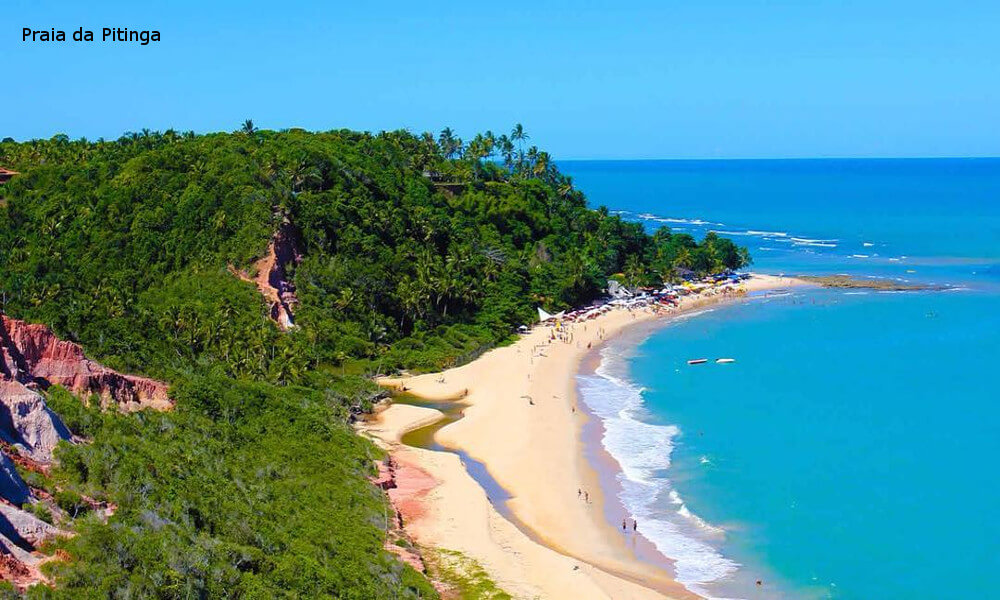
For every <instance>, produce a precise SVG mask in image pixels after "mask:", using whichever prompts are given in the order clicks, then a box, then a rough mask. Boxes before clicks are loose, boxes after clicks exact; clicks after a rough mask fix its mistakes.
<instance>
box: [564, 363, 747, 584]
mask: <svg viewBox="0 0 1000 600" xmlns="http://www.w3.org/2000/svg"><path fill="white" fill-rule="evenodd" d="M616 346H618V344H610V345H608V346H606V347H605V348H604V349H603V350H602V351H601V365H600V367H598V369H597V371H596V372H595V373H594V374H593V375H580V376H579V377H578V384H579V390H580V396H581V399H582V400H583V402H584V403H585V404H586V406H587V407H588V409H589V410H590V411H591V412H592V413H593V414H594V415H595V416H597V417H598V418H599V419H600V420H601V423H602V425H603V427H604V434H603V438H602V440H601V443H602V445H603V446H604V448H605V450H607V452H608V453H609V454H610V455H611V456H612V457H614V459H615V460H616V461H617V462H618V464H619V465H620V467H621V472H620V473H618V474H617V479H618V483H619V484H620V485H621V491H620V493H619V496H618V497H619V499H620V500H621V502H622V504H623V505H624V507H625V509H626V511H628V513H629V514H630V515H631V518H634V519H636V520H637V521H638V522H639V524H640V531H641V532H642V534H643V535H644V536H645V537H646V538H647V539H649V540H650V541H651V542H652V543H653V545H654V546H655V547H656V549H657V550H658V551H659V552H660V553H661V554H663V555H664V556H666V557H668V558H670V559H671V560H673V561H675V564H674V569H675V571H676V578H677V581H679V582H680V583H682V584H684V585H685V586H686V587H687V588H688V589H690V590H691V591H693V592H695V593H697V594H701V595H708V592H707V590H706V589H705V587H704V586H706V585H707V584H710V583H712V582H714V581H718V580H719V579H722V578H724V577H726V576H728V575H730V574H732V573H734V572H735V571H736V570H737V569H738V568H739V565H738V564H737V563H735V562H733V561H732V560H730V559H728V558H726V557H724V556H723V555H722V554H721V553H720V552H719V551H718V550H717V549H716V548H715V547H714V546H713V545H712V544H711V543H710V540H713V539H715V540H721V538H722V537H724V535H725V532H724V531H723V530H722V529H721V528H718V527H715V526H713V525H711V524H709V523H707V522H705V521H704V520H702V519H701V518H700V517H698V516H697V515H695V514H693V513H692V512H691V511H690V510H689V509H688V507H687V506H686V505H685V504H684V501H683V500H682V499H681V497H680V496H679V495H678V493H677V491H676V490H675V489H674V488H673V486H672V485H671V482H670V480H669V479H667V477H666V473H665V471H666V470H667V469H668V467H670V457H671V453H672V452H673V448H674V439H675V438H676V437H677V436H678V435H679V433H680V430H679V429H678V428H677V427H676V426H674V425H656V424H652V423H647V422H645V421H643V420H642V417H643V415H644V414H645V411H644V408H643V404H644V401H643V388H640V387H637V386H636V385H634V384H633V383H631V382H630V381H628V380H627V379H625V376H624V375H619V374H624V373H625V372H626V366H627V363H626V360H627V357H625V356H622V348H621V347H616Z"/></svg>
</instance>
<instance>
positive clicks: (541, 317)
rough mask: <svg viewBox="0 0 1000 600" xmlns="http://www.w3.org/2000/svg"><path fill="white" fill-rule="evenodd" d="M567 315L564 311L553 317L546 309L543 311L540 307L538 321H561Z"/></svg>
mask: <svg viewBox="0 0 1000 600" xmlns="http://www.w3.org/2000/svg"><path fill="white" fill-rule="evenodd" d="M565 314H566V311H564V310H563V311H560V312H557V313H556V314H554V315H553V314H550V313H547V312H545V309H543V308H542V307H541V306H539V307H538V320H539V321H541V322H542V323H544V322H546V321H551V320H552V319H561V318H563V315H565Z"/></svg>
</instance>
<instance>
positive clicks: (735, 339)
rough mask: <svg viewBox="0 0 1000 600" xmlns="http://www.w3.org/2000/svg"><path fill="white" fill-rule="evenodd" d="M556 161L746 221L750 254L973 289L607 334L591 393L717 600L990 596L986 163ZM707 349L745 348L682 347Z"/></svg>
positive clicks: (638, 496) (997, 166) (636, 511)
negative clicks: (634, 334) (614, 337)
mask: <svg viewBox="0 0 1000 600" xmlns="http://www.w3.org/2000/svg"><path fill="white" fill-rule="evenodd" d="M561 167H562V168H563V169H564V170H566V171H568V172H569V173H570V174H573V175H575V176H576V183H577V185H578V186H579V187H581V188H582V189H583V190H584V191H585V192H587V193H588V196H589V197H591V198H592V200H597V201H598V202H600V203H604V204H607V205H608V206H609V207H610V208H612V209H615V210H621V211H624V213H623V214H624V216H625V217H626V218H635V219H639V220H642V221H644V222H646V223H648V224H649V225H650V226H658V225H659V224H661V223H668V224H672V225H674V226H677V227H681V228H684V229H685V230H687V232H690V233H694V234H696V235H699V236H700V235H701V234H702V233H703V232H704V231H705V230H707V229H710V228H714V229H718V230H723V231H740V232H744V233H745V232H748V231H752V232H758V233H753V234H749V235H745V234H744V235H733V239H735V240H736V241H738V242H740V243H748V240H749V243H751V244H752V245H751V250H752V251H754V255H755V257H756V258H757V266H756V267H755V268H757V269H759V270H761V271H765V272H789V273H838V272H848V273H853V274H856V275H860V276H865V275H879V276H889V277H897V278H901V279H908V280H917V281H933V282H936V283H947V284H952V285H958V286H961V287H964V288H966V289H964V290H962V291H954V292H933V293H876V292H865V291H860V290H855V291H846V292H845V291H832V290H798V291H795V292H793V293H791V294H785V295H772V296H770V297H768V298H759V299H755V300H751V301H748V302H746V303H741V304H738V305H735V306H728V307H720V308H716V309H713V310H711V311H709V312H707V314H702V315H699V316H697V317H695V318H689V319H685V320H682V321H680V322H677V323H674V324H670V325H668V326H667V327H665V328H664V329H662V330H660V331H657V332H656V333H654V334H652V335H651V336H649V337H648V338H647V339H646V340H645V341H643V342H642V343H640V344H638V345H637V344H636V343H635V342H630V343H625V344H624V346H614V345H612V346H609V347H607V348H605V349H604V351H603V355H604V356H605V360H604V362H603V364H602V366H601V368H599V369H598V372H597V373H596V374H595V375H583V376H581V378H580V382H579V383H580V389H581V392H582V397H583V399H584V402H585V403H587V405H588V406H590V407H591V409H592V410H593V411H594V412H595V413H596V414H597V415H599V416H600V417H601V418H602V419H603V421H604V424H605V428H606V431H607V433H606V435H605V438H604V440H603V444H604V446H605V448H607V449H608V450H609V452H610V453H611V454H612V455H613V456H615V457H616V459H617V460H618V461H619V462H620V463H621V464H622V466H623V474H622V475H621V476H620V481H621V483H622V485H623V486H624V488H623V491H622V493H621V498H622V500H623V502H624V503H625V505H626V506H627V507H628V509H629V511H630V512H631V513H632V514H633V515H635V516H636V517H637V518H638V519H639V521H640V523H643V533H644V534H645V535H646V536H647V537H649V538H650V539H651V540H652V541H653V542H654V543H655V544H656V545H657V546H658V547H659V548H660V550H661V551H662V552H664V554H667V555H668V556H671V557H672V558H675V559H678V564H677V575H678V578H679V579H680V580H681V581H684V582H685V583H686V584H688V585H689V587H691V588H692V589H695V590H697V591H700V592H702V593H706V594H709V595H713V596H716V597H729V598H732V597H739V598H789V597H791V598H844V599H847V598H850V599H854V598H859V599H860V598H916V599H919V598H940V597H990V596H991V595H992V593H991V590H992V582H991V581H990V580H989V579H988V578H990V576H991V575H993V574H995V573H997V572H1000V555H998V550H997V548H998V545H997V543H996V541H995V540H996V539H998V537H1000V525H998V521H997V519H996V512H995V511H996V507H998V506H1000V486H997V485H996V484H995V483H994V481H993V479H994V477H993V475H992V472H993V471H994V469H993V468H992V466H991V463H992V460H993V459H995V458H996V457H997V456H998V455H1000V442H998V440H1000V436H998V433H1000V409H998V407H997V405H996V399H997V398H998V397H1000V394H998V393H997V392H996V387H997V385H998V383H997V381H996V377H995V375H994V373H995V372H996V371H997V369H996V367H995V365H996V364H997V362H998V360H1000V316H998V313H997V310H996V309H997V307H998V306H1000V302H998V301H1000V294H998V290H1000V268H998V266H1000V258H998V256H1000V225H998V224H1000V208H998V199H1000V161H965V162H963V161H888V162H887V161H807V162H806V163H802V162H800V161H752V162H748V163H739V164H732V163H731V164H718V163H710V164H704V163H702V164H698V163H697V162H694V163H684V164H677V163H654V164H636V163H599V164H595V163H588V164H582V165H581V164H580V163H571V164H569V165H561ZM639 215H645V216H639ZM656 219H659V220H656ZM667 219H670V221H667ZM682 221H683V222H682ZM708 222H711V223H722V224H724V225H710V224H709V223H708ZM763 232H770V233H763ZM782 233H783V234H785V235H784V236H782V235H778V234H782ZM723 235H726V234H723ZM791 238H796V240H802V242H796V241H781V240H782V239H788V240H791ZM806 241H808V242H809V243H806ZM820 244H825V245H820ZM866 244H871V245H870V246H869V245H866ZM770 246H773V247H774V248H775V249H774V250H770V251H768V250H764V251H761V250H760V249H759V248H760V247H770ZM755 248H756V250H755ZM860 255H867V258H862V257H861V256H860ZM876 255H878V256H876ZM892 258H895V259H897V260H890V259H892ZM702 357H706V358H711V359H714V358H719V357H732V358H735V359H736V362H734V363H732V364H716V363H715V362H714V361H709V362H708V363H706V364H703V365H697V366H689V365H687V362H686V361H687V360H688V359H690V358H702ZM758 579H759V580H761V581H762V584H763V585H761V586H757V585H755V582H756V581H757V580H758Z"/></svg>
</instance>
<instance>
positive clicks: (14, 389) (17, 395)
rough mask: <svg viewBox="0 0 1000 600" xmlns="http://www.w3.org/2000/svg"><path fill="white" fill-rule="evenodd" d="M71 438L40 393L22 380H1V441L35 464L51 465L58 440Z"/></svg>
mask: <svg viewBox="0 0 1000 600" xmlns="http://www.w3.org/2000/svg"><path fill="white" fill-rule="evenodd" d="M70 437H71V435H70V432H69V430H68V429H67V428H66V426H65V425H63V423H62V421H61V420H59V417H58V415H56V414H55V413H54V412H52V411H51V410H50V409H49V407H48V406H47V405H46V404H45V399H44V398H42V396H41V394H39V393H38V392H36V391H34V390H31V389H28V387H27V386H25V385H24V384H22V383H21V382H19V381H14V380H0V439H3V441H5V442H7V443H9V444H10V445H12V446H13V447H14V448H16V449H17V451H18V452H20V453H22V454H24V455H25V456H27V457H28V458H30V459H32V460H34V461H37V462H40V463H49V462H51V461H52V449H53V448H55V447H56V444H57V443H59V440H68V439H70ZM4 498H7V497H6V496H4ZM7 499H8V500H10V501H11V502H14V503H15V504H20V503H21V502H16V501H14V500H13V499H12V498H7ZM22 502H23V501H22Z"/></svg>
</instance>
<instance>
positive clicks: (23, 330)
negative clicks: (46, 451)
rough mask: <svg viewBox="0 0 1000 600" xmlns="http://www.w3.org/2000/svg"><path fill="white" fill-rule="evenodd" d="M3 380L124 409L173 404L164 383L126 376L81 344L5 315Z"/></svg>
mask: <svg viewBox="0 0 1000 600" xmlns="http://www.w3.org/2000/svg"><path fill="white" fill-rule="evenodd" d="M0 379H2V380H6V381H14V382H19V383H21V384H23V385H25V386H29V387H30V386H37V387H38V388H39V389H42V390H45V389H47V388H48V387H49V386H52V385H60V386H62V387H64V388H66V389H68V390H70V391H71V392H73V393H74V394H77V395H79V396H83V397H86V396H89V395H91V394H96V395H97V396H98V397H100V398H101V401H102V403H104V404H105V405H108V404H116V405H117V406H118V408H121V409H123V410H138V409H140V408H145V407H150V408H155V409H159V410H165V409H168V408H170V407H171V406H172V405H173V404H172V402H171V401H170V397H169V396H168V395H167V385H166V384H165V383H162V382H159V381H156V380H153V379H149V378H147V377H137V376H134V375H122V374H121V373H118V372H117V371H113V370H111V369H108V368H106V367H104V366H102V365H100V364H98V363H96V362H94V361H92V360H90V359H88V358H87V357H86V356H84V354H83V348H81V347H80V345H79V344H75V343H73V342H67V341H64V340H60V339H59V338H57V337H56V336H55V334H53V333H52V331H51V330H50V329H49V328H48V327H46V326H44V325H38V324H29V323H25V322H24V321H18V320H16V319H11V318H9V317H7V316H6V315H0Z"/></svg>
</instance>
